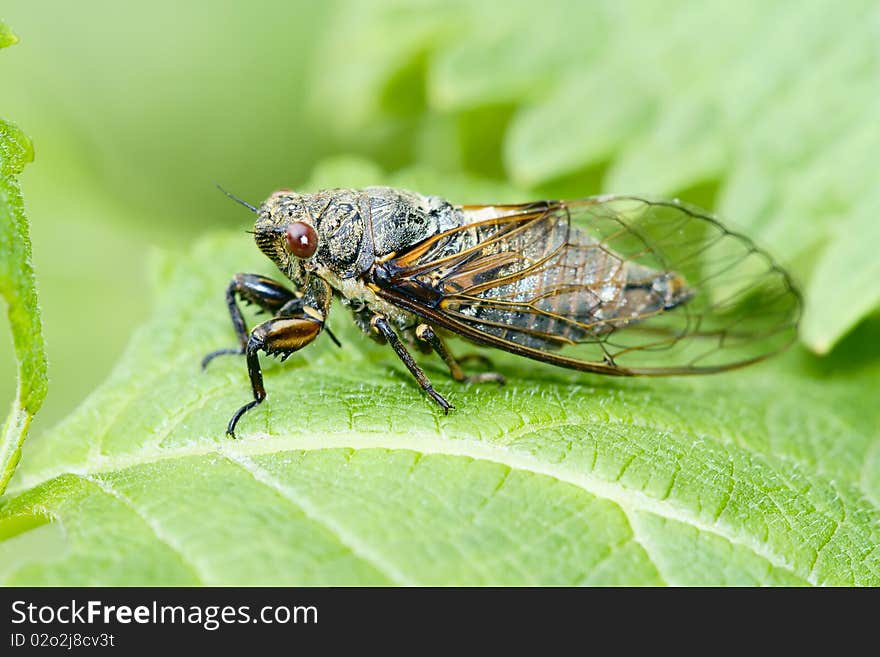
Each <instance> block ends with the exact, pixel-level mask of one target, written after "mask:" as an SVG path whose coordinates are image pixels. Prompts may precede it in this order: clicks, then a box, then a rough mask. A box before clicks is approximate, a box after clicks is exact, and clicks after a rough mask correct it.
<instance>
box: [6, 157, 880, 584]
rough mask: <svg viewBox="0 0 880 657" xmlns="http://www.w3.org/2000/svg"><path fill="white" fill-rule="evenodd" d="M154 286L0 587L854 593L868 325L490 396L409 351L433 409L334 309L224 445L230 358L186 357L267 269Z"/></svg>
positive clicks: (51, 462)
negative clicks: (807, 340)
mask: <svg viewBox="0 0 880 657" xmlns="http://www.w3.org/2000/svg"><path fill="white" fill-rule="evenodd" d="M319 171H320V175H319V178H320V179H319V180H316V181H313V185H310V187H311V186H323V181H324V180H325V179H337V180H343V181H348V180H358V181H362V182H376V183H381V182H386V183H391V184H407V185H409V184H411V183H415V182H418V183H419V184H420V185H421V186H420V187H419V189H420V190H421V191H425V192H435V191H440V190H447V189H448V190H452V191H456V193H459V194H461V195H462V196H471V198H474V197H477V196H480V195H482V194H485V193H488V192H489V191H491V190H490V189H489V188H490V187H491V184H485V183H480V184H478V185H476V186H473V187H472V188H470V189H468V185H467V183H466V181H464V180H459V181H448V180H446V179H444V178H443V177H436V176H435V177H434V178H433V179H432V178H431V176H430V174H429V173H428V172H427V171H425V170H420V171H410V172H408V173H406V174H404V175H402V176H400V177H398V176H392V177H386V178H384V179H383V180H372V178H373V177H374V176H376V175H377V174H378V171H377V170H376V169H375V168H373V167H371V166H370V165H369V164H367V163H364V162H362V161H358V160H351V159H339V160H336V161H335V162H329V163H325V164H324V165H322V166H321V167H319ZM497 191H498V192H499V193H502V192H503V191H504V190H501V189H498V190H497ZM444 193H445V192H444ZM154 270H155V272H156V277H157V284H158V286H159V290H160V291H159V295H158V296H159V304H158V307H157V308H156V310H155V314H154V317H153V319H152V320H151V321H150V322H149V323H148V324H147V325H145V326H143V327H142V328H141V329H140V330H139V331H138V332H137V334H136V335H135V337H134V339H133V340H132V342H131V344H130V345H129V348H128V350H127V352H126V354H125V356H124V358H123V359H122V361H121V362H120V363H119V365H118V366H117V368H116V370H115V371H114V373H113V374H112V376H111V377H110V379H109V380H108V381H107V382H106V383H105V384H104V385H103V386H102V387H101V388H100V389H99V390H97V391H96V392H95V393H93V395H92V396H91V397H90V398H89V399H88V400H87V402H86V403H85V404H84V405H83V406H82V407H80V408H79V409H78V410H77V411H76V412H75V413H74V414H73V415H72V416H71V417H70V418H69V419H68V420H67V421H66V422H64V423H63V424H62V425H60V426H59V427H58V428H57V429H56V430H55V431H53V432H51V433H49V434H47V435H45V436H43V437H41V438H40V439H39V440H34V441H30V442H29V443H28V445H27V448H26V458H25V459H24V461H23V464H22V467H21V468H20V469H19V471H18V473H17V474H16V479H15V480H14V481H13V486H12V488H11V490H12V491H13V493H14V494H15V495H16V497H14V498H12V499H11V500H10V501H9V503H8V504H6V505H5V506H4V507H3V508H2V509H0V537H2V538H3V539H5V540H2V541H0V564H2V566H0V577H2V579H3V581H4V582H5V583H6V584H197V583H204V584H250V585H255V584H289V585H305V584H319V585H327V584H662V583H668V584H870V585H878V584H880V553H878V551H877V550H876V545H877V544H878V542H880V458H878V456H877V455H878V453H880V452H878V446H880V443H878V434H880V431H878V429H880V427H878V426H877V422H876V418H875V417H873V416H871V415H869V414H866V413H865V412H864V408H865V405H867V404H870V403H872V401H873V396H874V394H875V391H876V389H877V387H878V385H880V361H878V359H877V358H876V356H877V353H878V345H880V339H878V338H880V325H874V326H870V327H868V328H869V330H867V331H862V332H860V333H859V334H858V335H856V336H854V338H858V343H855V344H851V345H849V346H848V347H847V348H846V349H845V350H844V351H843V352H842V353H841V355H840V356H839V357H838V360H837V361H836V363H837V365H836V367H835V368H833V371H830V372H829V371H823V368H822V363H821V362H819V363H817V361H816V360H815V359H814V358H812V357H810V356H808V355H806V354H803V353H798V352H790V353H788V354H787V355H786V356H785V357H783V358H777V359H775V360H773V361H770V362H768V363H766V364H763V365H761V366H759V367H755V368H751V369H746V370H742V371H739V372H732V373H729V374H726V375H722V376H714V377H710V376H707V377H694V378H680V379H657V380H638V379H634V380H615V379H610V378H604V377H599V376H590V375H584V374H578V373H574V372H570V371H566V370H560V369H556V368H552V367H549V366H543V365H540V364H537V363H534V362H532V361H528V360H524V359H518V358H516V357H513V356H510V355H506V354H503V353H500V352H492V353H491V356H492V358H493V359H494V360H495V361H496V366H497V369H499V370H500V371H501V372H502V373H504V374H505V375H506V376H507V377H508V381H509V383H508V385H507V386H505V387H504V388H499V387H496V386H491V385H489V386H460V385H458V384H455V383H454V382H452V381H451V380H450V379H449V377H448V376H446V375H445V374H444V367H443V365H442V363H440V362H439V360H438V359H436V358H430V357H422V358H420V359H419V360H420V362H421V363H422V364H423V365H425V367H426V368H427V371H428V373H429V375H430V376H431V377H432V379H433V380H434V382H435V384H436V385H437V387H438V388H439V389H440V390H442V391H443V392H444V393H446V394H449V396H450V398H451V401H452V402H453V403H454V404H455V406H456V407H457V408H456V411H455V412H453V413H451V414H450V415H449V416H444V415H443V414H442V413H441V412H439V411H438V409H436V408H435V407H434V406H433V405H432V404H431V403H430V402H428V401H426V400H425V399H424V398H423V397H422V395H421V394H420V392H419V390H418V388H417V387H416V385H415V384H414V383H413V382H412V380H411V378H410V377H409V376H408V374H407V373H406V372H405V370H404V369H403V367H402V365H401V364H400V363H399V361H398V360H397V359H396V357H395V356H394V354H393V353H392V352H391V351H390V350H389V349H388V348H387V347H383V346H380V345H377V344H374V343H372V341H370V340H368V339H367V338H366V337H365V336H363V335H361V334H360V333H359V332H358V331H357V330H356V329H355V328H354V326H353V325H352V322H351V321H350V317H349V316H348V315H347V313H346V312H345V311H344V309H343V308H341V307H336V308H334V311H333V312H332V313H331V316H330V320H329V323H330V326H331V328H332V329H333V331H334V332H335V333H336V334H337V335H338V336H339V338H340V339H341V341H342V344H343V348H342V349H337V348H336V347H335V346H333V345H332V344H331V343H330V342H329V340H328V339H326V338H321V339H319V340H318V341H317V342H316V344H314V345H311V346H310V347H309V348H308V349H305V350H303V351H302V352H300V353H298V354H297V355H295V356H294V357H293V358H291V359H290V360H289V361H287V362H286V363H284V364H279V363H277V362H275V361H272V360H270V359H263V362H264V365H265V369H264V371H265V377H266V386H267V390H268V391H269V397H268V399H267V401H266V402H265V403H264V404H263V405H261V406H260V407H259V408H258V409H256V410H255V411H253V412H251V413H250V414H249V415H247V416H246V417H245V419H244V420H243V421H242V423H241V424H240V425H239V431H240V436H241V439H240V440H237V441H231V440H229V439H227V438H225V437H224V435H223V432H224V429H225V426H226V422H227V420H228V418H229V415H230V414H231V412H232V411H233V410H234V409H235V408H237V407H238V406H239V405H240V404H241V403H242V402H244V401H246V400H247V399H248V397H249V389H248V384H247V376H246V372H245V366H244V363H243V362H242V361H241V360H240V359H237V358H229V359H227V360H221V361H217V362H215V363H213V364H212V366H211V368H210V370H209V371H208V372H207V373H206V374H200V373H199V370H198V362H199V359H200V357H201V356H202V355H203V354H204V353H205V352H207V351H209V350H211V349H214V348H217V347H219V346H223V345H226V344H231V343H232V341H233V334H232V330H231V327H230V326H229V321H228V317H227V314H226V310H225V308H224V303H223V289H224V287H225V285H226V282H227V281H228V280H229V278H230V276H231V275H232V274H233V273H234V272H236V271H256V272H264V273H267V274H270V275H274V276H278V274H277V272H275V271H273V270H274V268H273V267H272V266H271V264H270V263H269V262H268V261H267V260H266V259H265V258H263V256H262V255H261V254H260V253H259V252H258V251H257V249H256V247H255V246H254V245H253V243H252V242H251V240H250V238H249V237H248V236H247V235H245V234H235V235H230V236H217V237H212V238H209V239H205V240H203V241H202V242H200V243H199V244H198V245H197V246H196V247H195V249H194V250H193V251H192V253H190V254H187V255H166V256H163V257H162V258H161V259H159V260H158V261H157V262H156V266H155V267H154ZM454 346H455V348H456V350H457V351H458V352H461V351H467V350H468V349H469V348H468V347H467V346H466V345H465V344H462V343H459V342H456V343H455V345H454ZM844 352H845V353H850V354H851V356H852V360H851V361H846V360H845V359H843V355H845V353H844ZM866 355H873V357H874V358H873V360H870V359H869V360H867V361H865V360H864V357H865V356H866ZM823 362H824V361H823ZM805 409H809V411H808V412H805ZM181 500H186V503H185V504H182V503H181Z"/></svg>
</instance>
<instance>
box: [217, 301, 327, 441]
mask: <svg viewBox="0 0 880 657" xmlns="http://www.w3.org/2000/svg"><path fill="white" fill-rule="evenodd" d="M310 310H312V311H313V312H315V311H314V309H310ZM323 326H324V322H323V320H322V319H318V318H316V317H313V316H312V315H311V314H309V313H307V312H303V313H302V314H300V315H299V316H296V317H273V318H272V319H270V320H269V321H267V322H263V323H262V324H260V325H258V326H255V327H254V330H253V331H251V333H250V336H249V337H248V339H247V344H246V345H245V350H244V351H245V357H246V360H247V368H248V376H249V377H250V380H251V389H252V390H253V393H254V399H253V401H250V402H248V403H247V404H245V405H244V406H242V407H241V408H239V409H238V410H237V411H235V413H234V414H233V416H232V419H230V420H229V426H228V427H227V429H226V433H227V435H229V436H230V437H231V438H235V425H237V424H238V421H239V420H240V419H241V416H242V415H244V414H245V413H247V412H248V411H249V410H251V409H252V408H253V407H254V406H257V405H258V404H260V403H261V402H262V401H263V400H264V399H265V398H266V389H265V388H264V387H263V371H262V370H261V369H260V359H259V357H258V354H259V352H260V351H264V352H266V353H267V354H268V355H270V356H273V355H280V356H281V360H285V359H286V358H287V357H289V356H290V355H291V354H292V353H293V352H295V351H298V350H300V349H302V348H303V347H305V346H306V345H307V344H309V343H310V342H312V340H314V339H315V338H316V337H318V334H319V333H320V332H321V329H322V328H323Z"/></svg>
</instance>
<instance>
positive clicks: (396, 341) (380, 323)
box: [370, 315, 453, 414]
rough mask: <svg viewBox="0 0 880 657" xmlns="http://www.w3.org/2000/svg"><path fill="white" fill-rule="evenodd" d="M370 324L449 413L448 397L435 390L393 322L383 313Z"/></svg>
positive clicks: (421, 384)
mask: <svg viewBox="0 0 880 657" xmlns="http://www.w3.org/2000/svg"><path fill="white" fill-rule="evenodd" d="M370 326H371V327H372V329H373V330H374V331H375V332H376V333H377V334H379V335H380V336H382V337H383V338H385V340H387V341H388V344H390V345H391V348H392V349H394V351H395V353H397V356H398V358H400V360H401V361H403V364H404V365H406V368H407V369H408V370H409V371H410V374H412V375H413V376H414V377H415V379H416V381H418V382H419V385H420V386H421V387H422V390H424V391H425V394H427V395H428V396H429V397H430V398H431V399H433V400H434V401H435V402H437V404H438V405H439V406H440V408H442V409H443V412H444V413H447V414H448V413H449V409H451V408H453V406H452V404H450V403H449V402H448V401H446V398H445V397H443V395H441V394H440V393H439V392H437V391H436V390H434V386H433V385H431V381H430V380H428V377H427V376H425V373H424V372H423V371H422V368H420V367H419V366H418V364H417V363H416V361H415V359H414V358H413V357H412V354H410V353H409V352H408V351H407V350H406V346H404V344H403V342H402V341H401V339H400V338H399V337H398V336H397V333H395V332H394V329H393V328H391V324H389V323H388V320H387V319H385V318H384V317H382V315H374V316H373V318H372V319H371V320H370Z"/></svg>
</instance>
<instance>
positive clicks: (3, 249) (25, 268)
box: [0, 23, 47, 495]
mask: <svg viewBox="0 0 880 657" xmlns="http://www.w3.org/2000/svg"><path fill="white" fill-rule="evenodd" d="M15 42H16V38H15V36H14V35H13V34H12V33H11V32H10V31H9V30H8V28H7V27H6V26H5V25H3V24H2V23H0V47H3V46H6V45H10V44H13V43H15ZM33 158H34V150H33V146H32V145H31V142H30V140H29V139H28V138H27V137H26V136H25V135H24V133H22V132H21V131H20V130H19V129H18V128H16V127H15V126H14V125H12V124H11V123H8V122H6V121H4V120H3V119H0V295H2V296H3V298H4V299H5V300H6V303H7V304H8V309H7V312H8V316H9V324H10V326H11V327H12V340H13V344H14V347H15V356H16V359H17V361H18V387H17V392H16V399H15V401H14V402H13V404H12V409H11V410H10V412H9V415H8V416H7V418H6V421H5V422H4V423H3V429H2V434H0V495H2V494H3V491H5V490H6V486H7V484H8V483H9V480H10V478H11V477H12V474H13V473H14V472H15V467H16V465H17V464H18V461H19V458H20V456H21V446H22V444H23V443H24V440H25V438H26V437H27V431H28V427H29V426H30V423H31V420H32V419H33V417H34V415H35V414H36V412H37V411H38V410H40V406H42V404H43V400H44V399H45V397H46V388H47V374H46V367H47V365H46V350H45V346H44V345H43V334H42V326H41V322H40V308H39V305H38V302H37V287H36V278H35V276H34V269H33V265H32V264H31V242H30V237H29V236H28V223H27V218H26V217H25V214H24V200H23V199H22V196H21V187H20V186H19V184H18V175H19V174H20V173H21V172H22V170H23V169H24V166H25V164H27V163H28V162H30V161H31V160H33Z"/></svg>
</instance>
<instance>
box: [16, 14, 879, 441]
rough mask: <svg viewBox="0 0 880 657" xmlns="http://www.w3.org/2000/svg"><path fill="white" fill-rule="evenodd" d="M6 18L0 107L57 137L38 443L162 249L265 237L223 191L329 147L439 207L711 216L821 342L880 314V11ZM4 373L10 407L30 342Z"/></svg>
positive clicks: (47, 235)
mask: <svg viewBox="0 0 880 657" xmlns="http://www.w3.org/2000/svg"><path fill="white" fill-rule="evenodd" d="M2 14H3V15H2V18H3V19H4V20H5V21H6V22H7V23H8V24H9V25H10V26H11V27H12V29H13V30H14V31H15V33H16V34H17V35H18V36H19V38H20V40H21V41H20V43H19V44H18V45H17V46H15V47H14V48H11V49H8V50H6V51H4V52H3V53H2V55H0V79H2V81H3V85H2V87H3V91H2V93H3V95H2V97H0V115H2V116H3V117H4V118H7V119H9V120H11V121H13V122H15V123H16V124H18V125H19V126H20V127H21V128H22V129H23V130H24V131H25V132H26V133H27V134H29V135H30V136H31V137H32V138H33V140H34V144H35V149H36V161H35V162H34V163H33V164H31V165H29V166H28V168H27V169H26V171H25V174H24V175H23V178H22V184H23V188H24V194H25V201H26V205H27V210H28V214H29V217H30V220H31V224H32V238H33V243H34V262H35V267H36V272H37V277H38V283H39V287H40V293H41V302H42V308H43V312H44V321H45V331H46V338H47V343H48V349H49V357H50V367H51V369H50V377H51V385H50V392H49V397H48V399H47V402H46V405H45V407H44V409H43V411H42V412H41V413H40V415H38V416H37V419H36V422H35V425H34V430H35V432H37V433H39V432H40V431H41V430H42V429H45V428H46V427H47V426H48V425H50V424H51V423H53V422H54V421H56V420H58V419H60V418H61V417H63V416H64V415H66V414H67V413H68V412H69V410H70V409H71V408H72V407H73V406H75V404H76V403H77V402H78V401H79V400H81V399H82V398H84V397H85V396H86V394H88V392H89V391H90V390H92V389H93V388H94V386H95V385H96V384H98V383H99V382H100V381H101V380H102V379H103V378H104V377H105V376H106V374H107V372H108V371H109V369H110V368H111V366H112V364H113V362H114V361H115V360H116V359H117V358H118V356H119V353H120V352H121V350H122V349H123V347H124V345H125V343H126V340H127V338H128V336H129V335H130V333H131V331H132V330H133V328H134V327H135V326H137V325H138V324H139V323H140V322H142V321H143V320H144V318H145V317H147V315H148V314H149V312H150V307H151V303H152V299H151V298H150V287H149V283H148V280H147V278H148V276H147V264H146V263H147V260H148V257H149V254H150V252H151V250H152V249H153V248H154V247H155V246H160V247H162V248H169V249H178V250H186V249H189V248H190V246H191V244H192V242H193V241H194V240H195V239H196V238H197V236H198V235H199V234H201V233H203V232H206V231H209V230H214V229H218V228H225V229H234V230H237V229H241V230H242V231H243V230H244V229H245V228H247V227H248V221H249V219H250V218H249V216H248V215H247V214H246V213H243V212H242V211H241V208H239V207H238V206H236V205H234V204H232V203H230V202H229V201H228V200H226V199H224V198H223V197H222V196H221V195H220V194H219V193H218V192H217V191H216V190H215V189H214V186H213V184H214V182H215V181H216V182H220V183H222V184H223V185H225V186H227V187H228V188H229V189H231V190H233V191H234V192H235V193H237V194H238V195H240V196H242V197H243V198H245V199H248V200H250V201H251V202H259V201H260V200H261V199H262V198H264V197H265V196H266V195H268V193H269V192H271V191H272V190H273V189H275V188H278V187H290V186H296V185H300V184H303V183H304V181H306V180H307V179H309V177H310V175H311V173H312V172H313V171H314V169H315V167H316V165H318V163H320V162H321V161H323V160H326V158H333V157H340V156H346V157H351V156H354V157H357V158H362V159H363V160H364V164H363V166H362V169H363V171H364V172H365V173H364V175H365V177H366V178H371V179H374V180H373V182H376V183H381V182H382V178H383V175H384V173H383V172H390V171H396V170H399V169H401V168H413V169H414V170H415V171H416V172H417V171H419V170H424V169H430V170H432V171H435V172H436V171H439V172H440V173H441V174H443V175H445V176H446V177H447V179H448V180H449V185H448V187H447V188H446V189H430V190H420V191H424V192H432V193H440V194H444V193H449V194H452V193H454V190H455V180H456V179H457V178H460V177H462V176H473V177H479V178H485V179H487V181H488V182H489V185H487V189H493V187H492V186H491V184H492V182H493V181H494V182H496V183H498V184H510V185H512V186H513V187H514V188H515V191H514V192H512V193H516V194H518V195H520V197H527V196H584V195H588V194H592V193H596V192H598V191H601V190H605V191H619V192H633V193H650V194H655V195H656V194H665V195H680V196H682V197H684V198H686V199H688V200H691V201H695V202H698V203H700V204H702V205H706V206H710V207H712V206H714V207H715V208H717V209H718V210H719V212H720V213H721V214H722V215H723V216H725V217H726V218H728V219H729V220H730V221H731V222H732V223H733V224H734V225H736V226H737V227H739V228H741V229H743V230H745V231H747V232H748V233H749V234H750V235H752V236H753V237H754V238H755V239H756V240H757V241H759V242H761V243H763V244H765V245H766V246H768V247H769V248H770V250H771V251H772V252H774V253H775V254H776V255H777V256H778V257H779V259H780V260H782V261H783V262H784V263H785V264H786V265H787V266H789V267H791V268H793V270H794V271H795V273H796V275H797V277H798V278H799V279H800V281H801V282H802V284H803V285H804V288H805V291H806V295H807V314H806V317H805V323H804V331H803V340H804V342H805V344H806V345H807V346H808V347H809V348H811V349H813V350H814V351H818V352H827V351H829V350H831V348H832V347H833V346H834V344H835V343H836V342H837V341H838V340H839V339H840V338H841V337H842V336H843V335H844V334H845V333H846V332H847V331H848V330H849V329H850V328H851V327H853V326H854V325H856V324H857V323H858V322H859V321H860V320H861V319H862V318H863V317H864V316H866V315H868V314H870V313H872V312H874V310H875V308H876V307H877V305H878V303H880V286H878V285H877V284H876V281H877V280H878V279H880V269H878V268H880V265H878V259H877V258H876V255H875V253H874V249H875V248H876V244H877V243H878V239H880V228H878V226H880V222H878V221H877V220H876V215H877V211H878V210H880V164H878V158H877V156H876V154H877V153H878V152H880V128H878V123H877V116H880V113H878V110H880V63H878V62H880V46H878V43H880V40H878V39H877V25H880V9H878V6H877V5H876V3H873V2H868V1H861V0H845V1H844V2H830V1H824V0H823V1H818V0H817V1H814V2H799V1H798V2H795V1H793V0H790V1H784V0H783V1H779V2H773V3H764V2H756V1H752V2H742V3H736V4H734V3H731V2H721V1H716V2H677V3H676V2H666V1H660V0H656V1H630V2H613V1H610V0H609V1H607V2H574V1H572V2H561V1H559V2H541V3H534V2H503V3H502V2H500V1H498V2H490V1H484V2H452V1H439V0H436V1H427V0H425V1H417V2H400V1H396V0H391V1H385V2H378V1H377V2H347V1H341V0H338V1H336V2H281V1H277V2H271V1H252V2H247V3H243V2H241V3H234V2H207V1H199V2H196V1H192V2H188V3H179V2H171V1H169V0H154V1H153V2H151V3H148V4H143V3H142V4H135V3H118V2H110V1H107V0H103V1H102V0H80V1H79V2H76V3H67V2H57V1H56V2H50V3H36V2H33V0H5V1H4V3H3V6H2ZM370 162H372V163H375V167H373V165H372V164H369V163H370ZM325 182H326V184H328V185H332V184H334V182H333V181H325ZM342 182H344V181H340V183H342ZM453 200H459V199H455V198H453ZM462 200H465V199H462ZM466 200H469V201H479V200H483V201H484V202H491V201H496V200H499V199H495V198H487V199H466ZM500 200H505V199H500ZM242 239H247V236H246V235H245V234H244V233H242ZM232 273H234V272H230V275H231V274H232ZM217 292H218V297H219V296H222V293H223V291H222V290H218V291H217ZM217 321H218V322H223V321H226V320H225V318H224V317H222V316H218V318H217ZM2 330H4V331H6V332H7V333H8V329H5V328H4V329H2ZM0 368H2V372H4V374H3V376H2V377H0V398H5V399H11V398H12V397H13V395H14V378H15V377H14V374H13V372H14V367H13V361H12V354H11V346H10V340H8V339H5V340H3V341H2V344H0Z"/></svg>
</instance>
